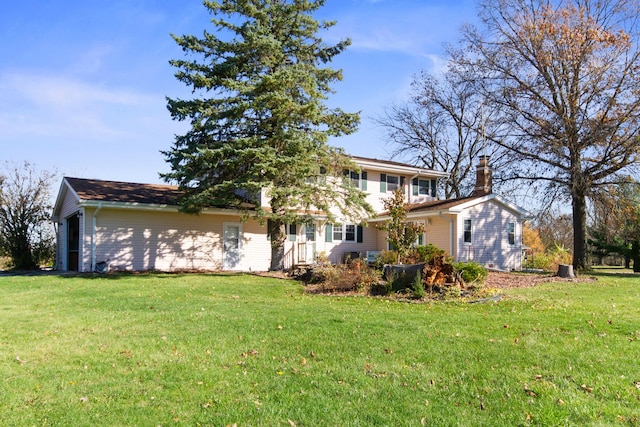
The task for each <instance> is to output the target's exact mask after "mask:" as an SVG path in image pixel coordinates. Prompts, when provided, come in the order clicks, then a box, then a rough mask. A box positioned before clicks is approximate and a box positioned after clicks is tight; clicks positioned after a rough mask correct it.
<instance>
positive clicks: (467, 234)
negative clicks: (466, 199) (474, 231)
mask: <svg viewBox="0 0 640 427" xmlns="http://www.w3.org/2000/svg"><path fill="white" fill-rule="evenodd" d="M471 237H472V236H471V220H470V219H465V220H464V242H465V243H469V244H470V243H471Z"/></svg>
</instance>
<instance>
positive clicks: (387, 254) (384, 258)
mask: <svg viewBox="0 0 640 427" xmlns="http://www.w3.org/2000/svg"><path fill="white" fill-rule="evenodd" d="M397 263H398V252H396V251H382V253H380V255H379V256H378V257H377V263H376V264H377V267H379V268H382V266H384V265H387V264H397Z"/></svg>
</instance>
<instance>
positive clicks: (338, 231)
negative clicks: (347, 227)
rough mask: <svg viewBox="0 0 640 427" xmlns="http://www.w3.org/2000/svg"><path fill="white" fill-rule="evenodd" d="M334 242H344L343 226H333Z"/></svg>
mask: <svg viewBox="0 0 640 427" xmlns="http://www.w3.org/2000/svg"><path fill="white" fill-rule="evenodd" d="M333 240H342V224H334V225H333Z"/></svg>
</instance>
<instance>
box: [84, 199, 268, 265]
mask: <svg viewBox="0 0 640 427" xmlns="http://www.w3.org/2000/svg"><path fill="white" fill-rule="evenodd" d="M92 215H93V210H87V213H86V215H85V218H86V221H85V222H86V224H87V228H86V234H87V238H85V242H84V243H85V246H84V248H85V250H84V257H83V261H84V263H85V265H86V266H89V268H92V266H91V260H92V247H93V246H92V238H93V236H94V235H95V239H96V241H95V260H96V262H101V261H107V260H108V264H109V269H112V270H126V271H144V270H160V271H179V270H220V269H221V268H222V250H223V249H222V237H221V236H222V232H223V229H222V227H223V223H224V222H237V221H239V217H237V216H232V215H210V214H203V215H199V216H195V215H186V214H181V213H178V212H160V211H156V212H154V211H136V210H126V209H102V210H100V211H99V213H98V215H97V217H96V230H95V233H94V232H93V230H92V228H93V221H92ZM242 229H243V235H242V239H243V244H242V248H243V258H242V262H241V263H242V267H243V270H253V271H263V270H267V269H268V267H269V260H270V246H269V242H268V241H267V240H266V237H265V235H266V227H264V226H260V225H259V224H258V223H257V222H256V221H248V222H246V223H244V224H243V227H242Z"/></svg>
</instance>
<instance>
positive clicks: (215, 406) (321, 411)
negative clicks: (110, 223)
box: [0, 271, 640, 426]
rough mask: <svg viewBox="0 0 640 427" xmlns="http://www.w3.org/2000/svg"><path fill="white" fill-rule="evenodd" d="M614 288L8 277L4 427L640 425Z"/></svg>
mask: <svg viewBox="0 0 640 427" xmlns="http://www.w3.org/2000/svg"><path fill="white" fill-rule="evenodd" d="M597 276H598V280H596V281H585V282H562V283H554V282H548V283H539V284H536V286H530V287H507V288H505V289H502V290H501V292H502V293H503V294H504V295H505V297H504V298H503V299H502V300H500V301H499V302H488V303H476V304H470V303H466V302H461V301H458V302H437V303H428V304H415V303H408V302H401V301H390V300H386V299H382V298H371V297H357V296H356V297H354V296H324V295H310V294H305V293H304V289H303V286H302V285H300V284H299V283H298V282H295V281H291V280H281V279H275V278H268V277H257V276H252V275H237V276H228V275H201V274H193V275H179V274H173V275H165V274H149V275H147V274H144V275H107V276H98V277H93V276H80V277H74V276H56V275H44V276H6V277H0V309H1V310H2V316H0V356H1V359H0V375H1V378H2V383H1V386H0V408H1V409H0V411H1V413H0V425H6V426H12V425H20V426H23V425H39V426H40V425H74V426H89V425H92V426H93V425H108V426H113V425H137V426H143V425H144V426H146V425H148V426H158V425H162V426H172V425H185V426H194V425H215V426H226V425H234V424H236V425H237V426H255V425H264V426H277V425H280V426H317V425H323V426H370V425H414V426H421V425H438V426H443V425H469V426H478V425H491V426H500V425H504V426H514V425H540V426H550V425H603V426H604V425H607V426H609V425H627V426H628V425H640V418H639V417H640V413H639V411H638V407H640V364H639V363H638V354H640V309H639V307H640V280H638V277H637V276H636V277H633V276H632V275H629V274H626V275H625V274H620V271H618V272H610V273H605V272H601V273H599V274H598V275H597Z"/></svg>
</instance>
